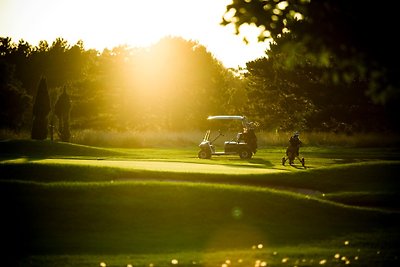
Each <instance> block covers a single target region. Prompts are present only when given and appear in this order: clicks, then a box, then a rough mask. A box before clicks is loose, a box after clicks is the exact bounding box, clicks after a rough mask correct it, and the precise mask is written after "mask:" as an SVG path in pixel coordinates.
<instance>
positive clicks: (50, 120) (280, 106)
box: [0, 37, 396, 139]
mask: <svg viewBox="0 0 400 267" xmlns="http://www.w3.org/2000/svg"><path fill="white" fill-rule="evenodd" d="M284 44H285V42H282V45H281V43H280V42H275V43H274V44H273V45H272V46H271V48H270V49H269V50H268V51H266V53H267V54H266V57H264V58H260V59H257V60H254V61H251V62H248V63H247V67H246V68H245V69H244V70H233V69H227V68H225V67H224V66H223V64H222V63H221V62H219V61H218V60H217V59H216V58H214V56H213V55H212V54H211V53H210V52H209V51H207V49H206V48H205V47H204V46H202V45H201V44H199V43H198V42H196V41H192V40H185V39H182V38H178V37H165V38H163V39H161V40H160V41H159V42H157V43H156V44H154V45H152V46H149V47H147V48H137V47H129V46H125V45H122V46H118V47H114V48H112V49H104V50H103V51H102V52H99V51H97V50H95V49H85V48H84V44H83V41H78V42H77V43H76V44H74V45H70V44H69V43H68V41H66V40H65V39H63V38H57V39H56V40H55V41H54V42H53V43H52V44H51V45H50V44H48V43H47V42H46V41H41V42H39V44H38V45H37V46H32V45H30V44H29V43H28V42H26V41H24V40H20V41H19V42H18V43H14V42H13V41H12V39H11V38H9V37H1V38H0V101H1V103H0V112H1V117H0V128H3V129H12V130H14V131H23V130H24V131H26V130H30V131H32V130H33V128H34V125H35V124H34V121H35V120H38V119H39V120H41V118H40V116H39V117H38V114H37V112H38V109H43V108H44V106H46V105H47V104H43V103H42V104H40V105H39V104H37V102H38V101H42V100H38V99H39V98H40V96H39V95H40V94H39V91H40V88H42V87H43V84H42V85H41V83H43V78H45V83H46V86H45V87H46V88H47V93H48V103H49V104H48V108H47V107H46V109H48V114H47V115H46V116H45V117H46V118H47V121H45V122H44V121H42V124H45V125H44V126H42V127H46V125H47V126H48V127H55V128H56V129H57V131H58V132H59V133H60V134H61V132H62V131H64V133H63V134H64V139H68V138H69V135H70V132H69V128H71V129H72V130H79V129H88V128H90V129H102V130H121V131H123V130H130V129H135V130H142V129H160V130H193V129H204V128H205V127H207V125H206V124H207V121H206V117H207V116H208V115H215V114H240V115H246V116H248V117H250V118H252V119H254V120H257V121H258V122H260V129H261V130H289V131H292V130H309V131H313V130H315V131H346V132H349V133H350V132H357V131H382V130H395V129H396V127H395V126H396V125H395V123H393V121H392V120H391V119H390V118H391V117H390V114H391V111H390V110H389V109H388V108H387V106H386V105H384V104H382V103H377V102H376V101H373V98H371V97H369V96H368V94H367V92H368V83H367V82H366V81H365V79H363V77H360V76H357V75H349V76H348V77H346V80H345V81H343V80H341V79H336V80H335V78H334V77H335V76H334V75H331V74H334V73H340V68H341V64H340V62H338V63H337V64H335V62H334V61H331V62H330V64H329V65H321V64H316V63H315V62H313V61H312V60H310V57H309V56H307V55H305V54H301V53H299V54H296V56H295V57H294V56H293V55H292V54H288V53H286V52H285V50H284V49H283V48H284V47H285V46H284ZM267 55H268V56H267ZM288 61H295V62H296V64H295V65H288V64H287V62H288ZM327 74H329V77H330V79H326V76H327ZM62 96H63V97H62ZM60 97H61V99H62V98H64V99H65V98H68V101H67V102H68V103H69V104H65V103H64V104H57V102H58V100H59V99H60ZM62 105H64V106H65V105H67V107H66V108H65V109H64V110H67V111H65V112H64V113H63V112H60V106H62ZM68 105H69V106H68ZM61 113H63V114H61ZM51 129H52V128H51ZM63 129H64V130H63Z"/></svg>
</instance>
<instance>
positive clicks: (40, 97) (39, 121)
mask: <svg viewBox="0 0 400 267" xmlns="http://www.w3.org/2000/svg"><path fill="white" fill-rule="evenodd" d="M49 112H50V97H49V92H48V90H47V80H46V78H45V77H44V76H42V77H41V79H40V82H39V86H38V90H37V93H36V98H35V103H34V104H33V111H32V115H33V122H32V132H31V138H32V139H36V140H44V139H46V138H47V133H48V129H47V128H48V118H47V116H48V114H49Z"/></svg>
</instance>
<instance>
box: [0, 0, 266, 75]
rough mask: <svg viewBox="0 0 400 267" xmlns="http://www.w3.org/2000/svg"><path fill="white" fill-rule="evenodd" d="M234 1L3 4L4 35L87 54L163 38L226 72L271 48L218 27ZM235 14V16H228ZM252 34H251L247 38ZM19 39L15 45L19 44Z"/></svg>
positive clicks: (10, 0) (0, 25) (18, 0)
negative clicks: (202, 51) (196, 46)
mask: <svg viewBox="0 0 400 267" xmlns="http://www.w3.org/2000/svg"><path fill="white" fill-rule="evenodd" d="M229 3H230V0H221V1H215V0H204V1H201V2H199V1H195V0H186V1H180V0H170V1H163V0H154V1H141V0H140V1H139V0H132V1H126V0H112V1H111V0H86V1H80V0H69V1H66V0H60V1H52V0H36V1H30V0H4V1H2V2H1V3H0V7H1V8H0V31H1V32H2V34H3V35H5V36H9V37H11V38H13V39H14V41H18V40H19V39H24V40H25V41H27V42H29V43H30V44H32V45H37V44H38V43H39V41H42V40H46V41H48V42H49V43H50V44H51V43H52V42H53V41H54V40H55V39H56V38H59V37H61V38H63V39H65V40H67V41H68V43H70V44H75V43H76V42H77V41H79V40H82V41H83V43H84V46H85V48H86V49H92V48H94V49H97V50H98V51H100V52H101V51H102V50H103V49H104V48H108V49H112V48H114V47H116V46H119V45H128V46H134V47H147V46H150V45H152V44H154V43H156V42H158V41H159V40H160V39H162V38H163V37H165V36H179V37H182V38H185V39H187V40H197V41H199V42H200V43H201V44H202V45H204V46H206V47H207V48H208V49H209V51H212V53H213V55H215V57H216V58H218V59H219V60H221V61H222V62H223V64H224V65H225V66H226V67H233V68H236V67H238V66H239V65H241V66H244V65H245V63H246V62H247V61H250V60H254V59H256V58H259V57H262V56H264V55H265V50H266V49H267V48H268V44H267V43H259V42H253V43H250V44H249V45H245V44H244V43H243V36H237V35H235V34H234V32H235V30H234V27H233V25H229V26H226V27H224V26H222V25H220V22H221V21H222V18H223V16H224V14H225V10H226V6H227V5H228V4H229ZM229 15H232V14H228V16H229ZM253 35H254V34H253V33H250V36H248V37H247V39H251V38H252V36H253ZM15 39H16V40H15Z"/></svg>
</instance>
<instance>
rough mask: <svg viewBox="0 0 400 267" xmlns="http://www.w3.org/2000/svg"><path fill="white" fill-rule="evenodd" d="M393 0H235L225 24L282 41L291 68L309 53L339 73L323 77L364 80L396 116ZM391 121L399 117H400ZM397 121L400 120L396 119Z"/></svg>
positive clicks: (399, 87) (399, 84)
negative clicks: (251, 28) (250, 27)
mask: <svg viewBox="0 0 400 267" xmlns="http://www.w3.org/2000/svg"><path fill="white" fill-rule="evenodd" d="M397 10H398V9H397V6H396V3H395V2H385V3H383V2H382V3H381V2H377V1H375V2H368V3H366V2H365V1H346V0H324V1H319V0H278V1H275V0H263V1H261V0H254V1H247V0H235V1H233V2H232V3H231V4H230V5H228V6H227V12H226V13H225V16H224V17H223V24H224V25H228V24H233V25H234V26H235V27H236V29H237V32H238V33H239V32H240V30H241V26H242V25H246V24H248V25H254V26H255V27H258V29H259V30H260V36H259V40H260V41H264V40H267V39H268V40H271V39H272V40H273V41H277V40H279V39H282V38H283V37H284V36H285V35H291V36H292V38H284V39H282V40H280V45H281V46H282V47H283V48H285V50H284V51H283V52H284V53H286V54H287V55H289V57H288V59H292V60H287V61H286V63H288V64H287V67H289V68H290V67H293V66H294V65H295V64H297V62H296V60H293V59H295V57H296V55H298V54H303V55H307V56H308V57H309V58H310V60H313V64H316V65H319V66H325V67H329V66H330V65H331V64H334V65H335V68H336V70H337V71H336V72H335V73H332V75H325V78H327V79H328V80H329V79H330V80H331V81H335V82H336V83H339V82H342V83H350V84H351V83H352V82H353V81H354V79H352V77H360V79H362V80H364V82H365V84H366V85H367V86H366V87H365V91H364V93H365V94H367V95H368V96H369V97H370V98H371V99H372V100H373V101H374V102H375V103H380V104H383V105H385V106H386V107H387V108H388V110H389V111H390V112H389V113H388V114H398V111H399V105H398V104H397V103H398V101H399V100H400V75H398V73H400V67H399V64H398V56H396V55H397V54H398V52H397V50H398V48H397V40H396V34H394V32H393V27H394V25H397ZM393 119H394V120H395V121H398V116H396V115H394V116H393ZM394 125H398V123H394Z"/></svg>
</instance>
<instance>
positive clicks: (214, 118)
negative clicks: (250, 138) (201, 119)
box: [207, 115, 246, 120]
mask: <svg viewBox="0 0 400 267" xmlns="http://www.w3.org/2000/svg"><path fill="white" fill-rule="evenodd" d="M207 120H246V117H245V116H232V115H217V116H208V118H207Z"/></svg>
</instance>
